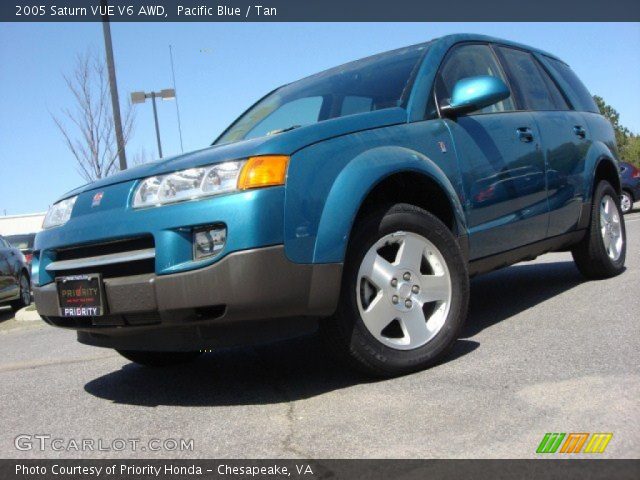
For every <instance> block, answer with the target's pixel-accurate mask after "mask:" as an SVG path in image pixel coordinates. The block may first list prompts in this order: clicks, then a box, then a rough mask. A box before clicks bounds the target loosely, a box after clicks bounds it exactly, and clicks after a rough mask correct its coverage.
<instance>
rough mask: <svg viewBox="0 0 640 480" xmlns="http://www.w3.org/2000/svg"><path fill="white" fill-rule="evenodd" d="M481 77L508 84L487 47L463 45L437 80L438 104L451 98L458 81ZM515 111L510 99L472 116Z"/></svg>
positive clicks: (454, 51)
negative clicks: (486, 76)
mask: <svg viewBox="0 0 640 480" xmlns="http://www.w3.org/2000/svg"><path fill="white" fill-rule="evenodd" d="M479 75H489V76H491V77H498V78H499V79H501V80H502V81H503V82H505V83H507V79H506V78H505V76H504V74H503V73H502V70H501V69H500V65H499V64H498V61H497V60H496V58H495V56H494V55H493V52H492V51H491V49H490V48H489V47H488V46H487V45H462V46H460V47H457V48H455V49H454V50H453V51H452V52H451V53H450V54H449V55H448V56H447V59H446V60H445V63H444V66H443V67H442V68H441V69H440V72H439V73H438V76H437V78H436V97H437V99H438V102H439V103H442V102H443V101H444V100H449V99H450V98H451V93H452V92H453V87H454V85H455V84H456V82H458V80H462V79H463V78H467V77H476V76H479ZM515 109H516V108H515V105H514V103H513V99H512V97H509V98H506V99H504V100H502V101H501V102H498V103H495V104H493V105H489V106H488V107H485V108H483V109H482V110H478V111H475V112H472V113H471V115H473V114H475V113H500V112H507V111H510V110H515Z"/></svg>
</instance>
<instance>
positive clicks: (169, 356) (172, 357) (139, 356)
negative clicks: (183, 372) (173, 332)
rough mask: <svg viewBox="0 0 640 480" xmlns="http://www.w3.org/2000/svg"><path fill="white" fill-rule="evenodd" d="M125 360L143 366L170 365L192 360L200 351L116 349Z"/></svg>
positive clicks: (157, 366)
mask: <svg viewBox="0 0 640 480" xmlns="http://www.w3.org/2000/svg"><path fill="white" fill-rule="evenodd" d="M118 353H119V354H120V355H122V356H123V357H124V358H126V359H127V360H131V361H132V362H134V363H137V364H139V365H143V366H145V367H156V368H159V367H170V366H172V365H180V364H183V363H189V362H192V361H194V360H195V359H196V358H198V357H199V356H200V354H201V353H200V352H146V351H141V350H118Z"/></svg>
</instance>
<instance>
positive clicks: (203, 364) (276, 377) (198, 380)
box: [84, 334, 479, 407]
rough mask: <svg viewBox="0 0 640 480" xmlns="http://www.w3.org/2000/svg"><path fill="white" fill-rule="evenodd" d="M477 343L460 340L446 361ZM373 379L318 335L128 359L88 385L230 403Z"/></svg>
mask: <svg viewBox="0 0 640 480" xmlns="http://www.w3.org/2000/svg"><path fill="white" fill-rule="evenodd" d="M478 346H479V344H478V343H477V342H474V341H470V340H458V341H457V342H456V343H455V345H454V347H453V350H452V352H451V354H450V355H449V356H448V357H447V358H446V359H445V360H443V363H445V362H451V361H453V360H455V359H456V358H459V357H461V356H463V355H466V354H467V353H469V352H470V351H472V350H474V349H476V348H477V347H478ZM123 361H124V359H123ZM375 381H378V380H376V379H372V378H369V377H366V376H364V375H362V374H360V373H358V372H356V371H353V370H351V369H350V368H348V367H346V366H344V365H341V364H339V363H337V362H336V361H335V360H334V359H333V358H332V357H331V355H329V353H328V352H327V348H326V346H325V344H324V341H323V339H322V338H321V337H320V335H317V334H314V335H308V336H305V337H300V338H297V339H291V340H286V341H282V342H277V343H272V344H269V345H264V346H258V347H242V348H240V347H236V348H225V349H220V350H218V351H216V352H215V353H207V354H205V355H203V356H202V357H200V358H199V359H198V360H197V361H195V362H193V363H191V364H188V365H183V366H176V367H171V368H164V369H152V368H144V367H140V366H138V365H135V364H131V363H130V364H127V365H125V366H123V367H122V368H121V369H119V370H116V371H114V372H111V373H108V374H106V375H104V376H102V377H99V378H96V379H94V380H92V381H90V382H88V383H87V384H86V385H85V387H84V388H85V391H87V392H88V393H90V394H91V395H94V396H96V397H100V398H104V399H107V400H111V401H113V402H115V403H123V404H130V405H140V406H149V407H155V406H158V405H172V406H231V405H262V404H277V403H286V402H290V401H295V400H301V399H305V398H310V397H314V396H317V395H321V394H323V393H327V392H331V391H334V390H340V389H342V388H347V387H351V386H354V385H359V384H363V383H371V382H375Z"/></svg>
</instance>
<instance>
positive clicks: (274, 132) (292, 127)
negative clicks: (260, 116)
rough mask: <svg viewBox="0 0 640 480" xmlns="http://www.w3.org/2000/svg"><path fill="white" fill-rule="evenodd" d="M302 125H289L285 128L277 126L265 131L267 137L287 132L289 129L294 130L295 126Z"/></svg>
mask: <svg viewBox="0 0 640 480" xmlns="http://www.w3.org/2000/svg"><path fill="white" fill-rule="evenodd" d="M301 126H302V125H291V126H290V127H287V128H279V129H277V130H271V131H270V132H267V137H268V136H270V135H277V134H278V133H284V132H288V131H290V130H294V129H296V128H300V127H301Z"/></svg>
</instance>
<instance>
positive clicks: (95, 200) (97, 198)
mask: <svg viewBox="0 0 640 480" xmlns="http://www.w3.org/2000/svg"><path fill="white" fill-rule="evenodd" d="M102 197H104V192H98V193H96V194H95V195H94V196H93V200H92V201H91V206H92V207H97V206H98V205H100V202H102Z"/></svg>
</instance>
